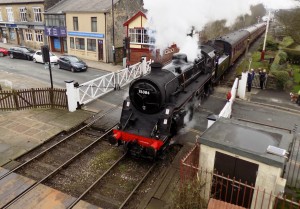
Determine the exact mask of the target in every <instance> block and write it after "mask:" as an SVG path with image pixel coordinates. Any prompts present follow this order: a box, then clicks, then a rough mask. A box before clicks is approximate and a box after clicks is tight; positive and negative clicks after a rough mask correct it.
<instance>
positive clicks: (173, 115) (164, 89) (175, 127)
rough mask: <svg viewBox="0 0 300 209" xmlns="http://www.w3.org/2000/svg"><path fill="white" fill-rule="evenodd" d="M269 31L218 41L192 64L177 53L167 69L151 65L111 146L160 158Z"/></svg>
mask: <svg viewBox="0 0 300 209" xmlns="http://www.w3.org/2000/svg"><path fill="white" fill-rule="evenodd" d="M264 31H265V24H256V25H253V26H250V27H248V28H245V29H242V30H239V31H236V32H233V33H230V34H227V35H225V36H222V37H219V38H217V39H215V40H213V41H210V42H208V43H206V44H204V45H201V46H200V49H201V56H200V57H198V58H197V59H195V60H194V61H193V62H189V61H188V59H187V55H186V54H182V53H176V54H174V55H173V57H172V61H171V63H169V64H167V65H165V66H162V64H160V63H157V62H154V63H152V64H151V72H150V73H149V74H148V75H145V76H143V77H140V78H137V79H135V80H134V81H132V82H131V84H130V87H129V96H128V97H127V98H126V99H125V101H124V103H123V109H122V114H121V118H120V123H119V126H118V128H117V129H114V130H113V132H112V135H111V136H110V138H109V141H110V143H111V144H118V145H124V147H125V148H126V149H127V150H129V151H130V153H131V154H132V155H134V156H138V157H150V158H155V157H157V156H159V155H160V154H161V153H163V151H164V150H165V148H167V147H168V145H169V144H170V140H171V138H172V137H173V136H175V135H176V134H177V133H178V131H179V130H180V129H182V128H183V127H184V126H185V125H186V123H187V121H190V120H192V118H193V112H194V109H195V107H197V106H198V105H199V104H200V103H201V99H203V98H205V97H206V96H208V95H209V94H210V92H211V90H212V87H213V85H214V84H215V83H216V82H218V81H219V80H220V78H221V77H222V76H223V74H224V73H225V72H226V71H227V70H228V69H229V68H230V66H232V65H233V64H234V62H235V61H236V60H237V59H238V58H239V57H240V56H241V55H242V54H243V53H244V52H245V51H246V48H247V47H248V46H249V45H250V44H251V43H252V42H254V41H255V39H257V38H258V37H259V36H260V35H261V34H262V33H263V32H264Z"/></svg>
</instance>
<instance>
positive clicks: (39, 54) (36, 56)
mask: <svg viewBox="0 0 300 209" xmlns="http://www.w3.org/2000/svg"><path fill="white" fill-rule="evenodd" d="M49 56H50V62H51V63H54V64H57V60H58V57H57V56H56V55H55V54H53V53H52V52H49ZM33 62H40V63H44V60H43V55H42V51H41V50H37V51H36V52H35V53H34V55H33Z"/></svg>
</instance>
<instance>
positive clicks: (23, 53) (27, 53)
mask: <svg viewBox="0 0 300 209" xmlns="http://www.w3.org/2000/svg"><path fill="white" fill-rule="evenodd" d="M34 53H35V51H34V50H33V49H31V48H28V47H24V46H23V47H12V48H10V49H9V50H8V55H9V57H10V58H11V59H13V58H19V59H26V60H32V57H33V54H34Z"/></svg>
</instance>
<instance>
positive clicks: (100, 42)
mask: <svg viewBox="0 0 300 209" xmlns="http://www.w3.org/2000/svg"><path fill="white" fill-rule="evenodd" d="M98 60H103V40H98Z"/></svg>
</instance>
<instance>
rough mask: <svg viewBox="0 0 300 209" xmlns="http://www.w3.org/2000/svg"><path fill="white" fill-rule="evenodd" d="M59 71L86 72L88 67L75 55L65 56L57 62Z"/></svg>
mask: <svg viewBox="0 0 300 209" xmlns="http://www.w3.org/2000/svg"><path fill="white" fill-rule="evenodd" d="M57 66H58V68H59V69H61V68H62V69H66V70H70V71H72V72H78V71H86V70H87V69H88V66H87V64H86V63H85V62H83V61H82V60H81V59H79V58H78V57H76V56H74V55H63V56H61V57H60V58H59V59H58V60H57Z"/></svg>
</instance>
